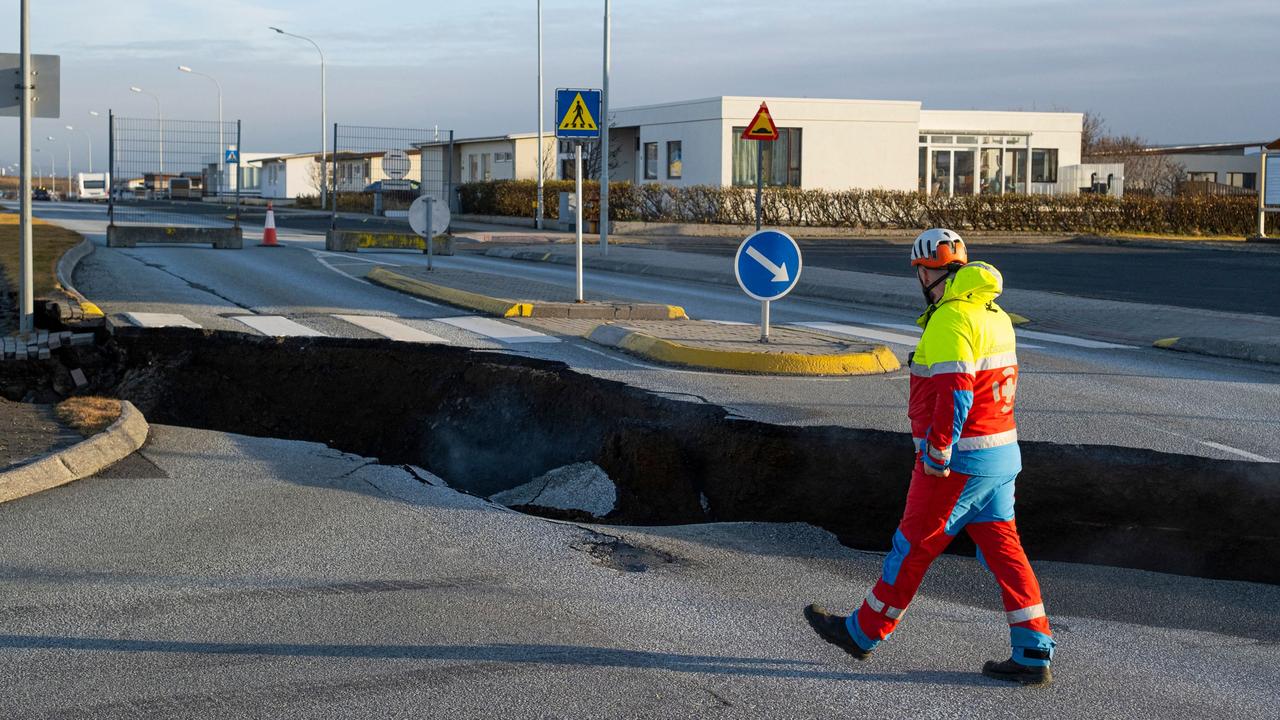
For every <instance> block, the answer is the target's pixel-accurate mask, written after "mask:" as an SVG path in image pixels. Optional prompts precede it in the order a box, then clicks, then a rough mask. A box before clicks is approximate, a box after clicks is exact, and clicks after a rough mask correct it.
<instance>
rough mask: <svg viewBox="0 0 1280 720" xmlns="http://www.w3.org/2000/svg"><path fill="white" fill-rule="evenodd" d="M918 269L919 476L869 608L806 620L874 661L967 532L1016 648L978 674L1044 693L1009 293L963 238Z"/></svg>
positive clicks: (1044, 659) (940, 237)
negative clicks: (994, 586) (936, 566)
mask: <svg viewBox="0 0 1280 720" xmlns="http://www.w3.org/2000/svg"><path fill="white" fill-rule="evenodd" d="M911 265H912V266H913V267H915V268H916V277H917V279H918V280H919V281H920V288H921V290H922V291H923V292H924V296H925V302H926V303H927V304H928V310H926V311H925V314H924V315H922V316H921V317H920V319H919V320H918V321H917V324H919V325H920V326H921V327H922V328H924V334H923V336H922V337H921V338H920V344H919V345H918V346H917V347H916V351H915V353H914V354H913V356H912V359H911V362H910V363H909V364H910V365H911V396H910V401H909V403H908V404H909V408H908V414H909V415H910V417H911V434H912V436H913V438H914V439H915V445H916V464H915V470H914V472H913V473H912V476H911V486H910V488H909V490H908V491H907V506H906V509H905V510H904V511H903V514H902V521H901V522H900V523H899V525H898V530H897V532H895V533H894V535H893V548H892V549H891V550H890V551H889V554H888V555H887V556H885V559H884V567H883V571H882V573H881V576H880V580H879V581H878V582H877V583H876V584H875V586H874V587H872V588H871V591H870V592H868V593H867V596H866V599H865V600H864V601H863V603H862V605H861V606H860V607H859V608H858V609H857V610H856V611H855V612H854V613H853V614H852V615H849V616H848V617H845V616H841V615H834V614H832V613H829V612H827V611H826V610H824V609H822V608H820V607H818V606H816V605H810V606H808V607H806V608H805V611H804V613H805V618H806V619H807V620H808V621H809V624H810V625H811V626H812V627H813V629H814V630H815V631H816V632H817V633H818V635H820V636H821V637H822V638H823V639H824V640H826V641H827V642H829V643H831V644H833V645H836V646H838V647H840V648H842V649H843V650H845V652H848V653H849V654H850V655H853V656H854V657H856V658H858V659H860V660H861V659H866V658H867V657H868V656H869V655H870V654H871V651H872V650H875V648H876V647H877V646H878V645H879V644H880V643H881V642H882V641H884V640H887V639H888V638H889V636H890V635H892V634H893V630H894V628H895V627H897V625H898V623H899V622H900V621H901V619H902V615H903V613H905V612H906V610H907V606H908V605H910V604H911V599H912V597H914V596H915V594H916V590H917V589H918V588H919V587H920V582H921V581H922V580H923V579H924V574H925V571H926V570H928V569H929V565H930V563H932V562H933V560H934V558H936V557H937V556H938V555H939V554H940V553H941V552H942V551H943V550H945V549H946V547H947V545H948V544H949V543H950V542H951V539H952V538H953V537H955V535H956V534H957V533H959V532H960V531H961V530H965V531H966V532H968V533H969V536H970V537H971V538H973V541H974V543H975V544H976V545H977V546H978V562H980V563H982V564H983V566H984V567H986V568H988V569H989V570H990V571H991V573H992V574H993V575H995V578H996V582H997V583H999V585H1000V591H1001V594H1002V596H1003V599H1004V609H1005V615H1006V617H1007V619H1008V621H1009V634H1010V643H1011V645H1012V647H1013V652H1012V655H1011V657H1010V658H1009V659H1008V660H1005V661H1003V662H996V661H994V660H989V661H987V663H986V664H985V665H984V666H983V668H982V674H983V675H986V676H988V677H992V678H998V679H1000V680H1008V681H1011V682H1020V683H1024V684H1032V685H1040V684H1045V683H1048V682H1051V681H1052V674H1051V673H1050V671H1049V663H1050V661H1051V660H1052V659H1053V652H1054V646H1055V643H1054V640H1053V633H1052V632H1051V631H1050V629H1049V619H1048V618H1047V617H1046V616H1045V612H1044V604H1043V602H1042V601H1041V598H1040V585H1039V583H1038V582H1037V581H1036V576H1035V573H1033V572H1032V570H1031V565H1030V563H1028V562H1027V556H1026V553H1024V552H1023V550H1022V541H1021V540H1020V539H1019V537H1018V530H1017V528H1016V526H1015V525H1014V519H1013V497H1014V479H1015V478H1017V476H1018V472H1019V471H1021V470H1022V455H1021V453H1020V452H1019V450H1018V431H1017V426H1016V425H1015V423H1014V419H1013V405H1014V398H1015V395H1016V394H1017V388H1018V359H1017V355H1016V353H1015V343H1016V341H1015V338H1014V334H1013V324H1012V322H1010V320H1009V316H1008V315H1007V314H1006V313H1005V312H1004V311H1003V310H1001V309H1000V307H999V306H997V305H996V304H995V299H996V297H998V296H999V295H1000V293H1001V291H1002V290H1003V289H1004V281H1003V278H1002V277H1001V276H1000V272H999V271H998V270H996V269H995V268H994V267H992V266H991V265H989V264H987V263H984V262H969V259H968V253H967V251H966V250H965V246H964V241H963V240H962V239H961V238H960V236H959V235H958V234H956V233H955V232H952V231H951V230H945V229H941V228H933V229H930V230H926V231H925V232H923V233H921V234H920V235H919V236H918V237H917V238H916V240H915V243H914V244H913V245H912V248H911Z"/></svg>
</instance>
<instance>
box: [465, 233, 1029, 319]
mask: <svg viewBox="0 0 1280 720" xmlns="http://www.w3.org/2000/svg"><path fill="white" fill-rule="evenodd" d="M484 254H485V255H486V256H487V257H496V258H503V259H506V260H524V261H527V262H549V263H555V264H557V265H573V264H574V263H575V259H574V257H573V256H572V255H565V254H561V253H554V252H548V251H546V250H536V249H534V250H530V249H527V248H518V247H496V248H490V249H488V250H486V251H485V253H484ZM582 264H583V265H584V266H585V267H589V268H593V269H596V270H604V271H606V272H616V273H621V274H624V275H648V276H651V277H661V278H669V279H671V280H689V281H693V282H702V283H715V284H717V285H732V286H734V287H737V285H738V281H737V280H736V279H735V278H734V277H733V274H732V273H725V274H723V275H708V274H707V273H705V272H703V271H701V270H695V269H692V268H676V267H666V266H662V265H649V264H647V263H643V262H635V261H631V260H615V259H612V258H599V257H585V258H583V260H582ZM794 294H795V295H798V296H801V297H811V298H819V299H823V300H839V301H841V302H847V303H854V304H863V305H877V306H880V307H891V308H894V309H899V310H911V311H912V312H915V313H919V312H920V294H919V293H899V294H894V293H886V292H883V291H881V290H864V289H860V288H856V287H850V286H846V285H821V284H816V283H810V282H804V283H801V284H800V285H798V286H797V287H796V289H795V291H794ZM1009 317H1010V319H1012V320H1013V324H1014V325H1025V324H1026V323H1028V322H1031V321H1030V320H1029V319H1027V318H1026V317H1023V316H1022V315H1017V314H1014V313H1009Z"/></svg>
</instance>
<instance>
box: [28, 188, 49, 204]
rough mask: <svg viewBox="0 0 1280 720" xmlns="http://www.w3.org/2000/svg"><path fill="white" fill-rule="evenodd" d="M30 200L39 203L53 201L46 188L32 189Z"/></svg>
mask: <svg viewBox="0 0 1280 720" xmlns="http://www.w3.org/2000/svg"><path fill="white" fill-rule="evenodd" d="M31 199H32V200H39V201H41V202H50V201H52V200H53V194H52V193H50V192H49V190H48V188H42V187H38V188H32V189H31Z"/></svg>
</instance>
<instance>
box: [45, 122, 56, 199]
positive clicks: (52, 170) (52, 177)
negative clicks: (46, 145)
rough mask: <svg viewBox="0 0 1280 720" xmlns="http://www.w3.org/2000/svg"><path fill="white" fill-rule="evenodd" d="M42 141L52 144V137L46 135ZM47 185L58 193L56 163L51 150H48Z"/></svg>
mask: <svg viewBox="0 0 1280 720" xmlns="http://www.w3.org/2000/svg"><path fill="white" fill-rule="evenodd" d="M44 139H45V140H48V141H49V142H53V136H52V135H46V136H45V138H44ZM49 185H50V186H51V189H52V190H53V191H54V192H55V193H56V192H58V162H57V159H56V156H55V155H54V154H53V149H52V148H50V149H49Z"/></svg>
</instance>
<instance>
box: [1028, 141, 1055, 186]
mask: <svg viewBox="0 0 1280 720" xmlns="http://www.w3.org/2000/svg"><path fill="white" fill-rule="evenodd" d="M1031 182H1037V183H1056V182H1058V149H1057V148H1032V150H1031Z"/></svg>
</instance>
